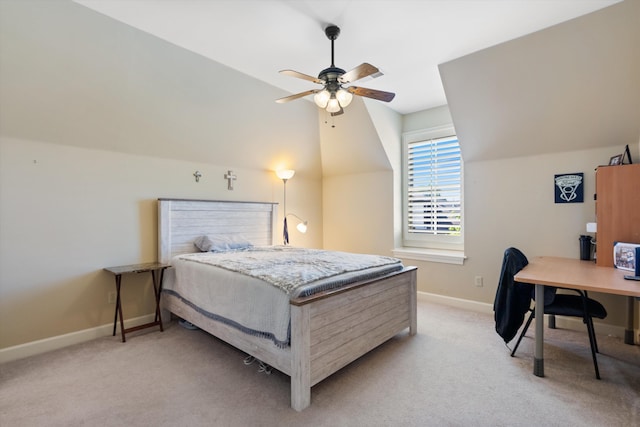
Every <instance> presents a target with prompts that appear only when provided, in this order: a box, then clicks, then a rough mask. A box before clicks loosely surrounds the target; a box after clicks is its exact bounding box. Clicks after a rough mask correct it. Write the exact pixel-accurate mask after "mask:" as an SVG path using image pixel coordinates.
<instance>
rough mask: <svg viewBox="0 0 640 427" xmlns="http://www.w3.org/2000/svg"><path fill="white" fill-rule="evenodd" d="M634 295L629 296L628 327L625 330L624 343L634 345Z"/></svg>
mask: <svg viewBox="0 0 640 427" xmlns="http://www.w3.org/2000/svg"><path fill="white" fill-rule="evenodd" d="M634 304H635V302H634V298H633V297H627V327H626V328H625V330H624V343H625V344H631V345H633V344H634V342H633V305H634Z"/></svg>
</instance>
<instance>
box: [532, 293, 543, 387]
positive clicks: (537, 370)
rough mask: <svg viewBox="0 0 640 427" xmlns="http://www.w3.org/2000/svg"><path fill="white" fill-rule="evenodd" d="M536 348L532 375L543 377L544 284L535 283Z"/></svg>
mask: <svg viewBox="0 0 640 427" xmlns="http://www.w3.org/2000/svg"><path fill="white" fill-rule="evenodd" d="M535 310H536V314H535V316H536V349H535V353H534V359H533V375H535V376H537V377H544V355H543V347H544V285H536V307H535Z"/></svg>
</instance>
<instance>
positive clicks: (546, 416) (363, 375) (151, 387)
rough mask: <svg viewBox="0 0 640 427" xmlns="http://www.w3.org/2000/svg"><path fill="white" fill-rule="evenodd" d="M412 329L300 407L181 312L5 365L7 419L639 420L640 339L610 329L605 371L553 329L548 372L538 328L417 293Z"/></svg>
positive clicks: (1, 375) (111, 422) (16, 422)
mask: <svg viewBox="0 0 640 427" xmlns="http://www.w3.org/2000/svg"><path fill="white" fill-rule="evenodd" d="M418 313H419V318H418V330H419V332H418V335H416V336H414V337H409V336H408V335H406V334H402V335H399V336H397V337H396V338H394V339H392V340H391V341H389V342H387V343H386V344H384V345H382V346H381V347H379V348H378V349H376V350H374V351H373V352H371V353H369V354H368V355H366V356H364V357H363V358H361V359H359V360H358V361H356V362H354V363H352V364H351V365H349V366H347V367H346V368H344V369H343V370H341V371H339V372H338V373H336V374H334V375H333V376H331V377H330V378H328V379H326V380H324V381H322V382H321V383H319V384H317V385H316V386H314V387H313V389H312V392H311V407H309V408H308V409H306V410H305V411H303V412H301V413H298V412H295V411H293V410H292V409H291V408H290V407H289V378H288V377H287V376H285V375H283V374H281V373H279V372H277V371H274V372H273V373H272V374H271V375H265V374H264V373H259V372H258V366H257V364H255V363H254V364H252V365H249V366H245V365H244V364H243V358H244V356H245V355H244V354H243V353H241V352H239V351H237V350H236V349H234V348H232V347H230V346H228V345H226V344H224V343H223V342H221V341H219V340H217V339H215V338H213V337H211V336H209V335H207V334H205V333H203V332H202V331H190V330H186V329H183V328H182V327H180V326H178V325H177V323H175V322H172V323H171V324H170V325H168V327H167V328H166V329H165V332H164V333H160V332H159V331H153V330H146V331H140V332H138V333H135V334H130V335H129V336H128V340H127V343H125V344H123V343H121V342H120V341H119V337H107V338H101V339H98V340H95V341H92V342H88V343H84V344H81V345H77V346H73V347H69V348H66V349H62V350H58V351H54V352H51V353H48V354H44V355H39V356H35V357H31V358H28V359H24V360H19V361H14V362H9V363H5V364H3V365H0V425H1V426H3V427H10V426H78V425H80V426H82V425H84V426H147V425H155V426H165V425H166V426H303V425H304V426H432V425H433V426H496V425H497V426H519V425H522V426H529V425H530V426H534V425H535V426H639V425H640V347H639V346H629V345H625V344H623V343H622V342H621V341H620V340H619V339H615V338H611V337H607V336H599V337H598V343H599V346H600V353H601V354H600V355H599V363H600V372H601V375H602V380H600V381H598V380H596V379H595V376H594V372H593V366H592V363H591V356H590V352H589V344H588V339H587V335H586V331H585V332H584V333H581V332H576V331H566V330H549V331H548V332H546V337H545V338H546V344H545V352H546V353H545V362H546V365H545V373H546V377H545V378H538V377H535V376H534V375H533V374H532V369H533V368H532V354H533V339H532V337H533V330H531V331H530V332H529V333H528V337H527V338H525V340H523V342H522V344H521V347H520V349H519V350H518V354H517V357H515V358H512V357H510V356H509V351H508V350H507V348H506V347H505V345H504V343H503V342H502V340H501V338H500V337H499V336H498V335H497V334H496V333H495V331H494V322H493V317H492V316H491V315H487V314H478V313H474V312H469V311H464V310H460V309H456V308H451V307H448V306H442V305H437V304H433V303H429V302H426V301H424V300H423V299H422V298H420V299H419V303H418Z"/></svg>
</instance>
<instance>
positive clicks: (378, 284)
mask: <svg viewBox="0 0 640 427" xmlns="http://www.w3.org/2000/svg"><path fill="white" fill-rule="evenodd" d="M416 271H417V270H416V268H415V267H409V268H405V269H404V270H403V271H402V272H399V273H396V274H393V275H390V276H386V277H385V278H381V279H377V280H374V281H369V282H365V283H356V284H354V285H352V286H350V287H348V288H343V289H340V290H337V291H334V292H327V293H324V294H319V295H314V296H312V297H308V298H300V299H296V300H292V301H291V357H292V360H291V372H292V373H291V407H292V408H293V409H295V410H297V411H300V410H302V409H304V408H306V407H307V406H309V404H310V402H311V386H313V385H314V384H317V383H318V382H320V381H322V380H323V379H325V378H327V377H328V376H329V375H331V374H333V373H334V372H336V371H337V370H339V369H341V368H343V367H345V366H346V365H348V364H349V363H351V362H353V361H354V360H356V359H357V358H359V357H360V356H362V355H364V354H366V353H368V352H369V351H371V350H372V349H374V348H375V347H377V346H379V345H380V344H382V343H383V342H385V341H387V340H388V339H389V338H391V337H393V336H394V335H396V334H398V333H399V332H401V331H403V330H404V329H406V328H409V333H410V334H411V335H415V334H416V332H417V315H416Z"/></svg>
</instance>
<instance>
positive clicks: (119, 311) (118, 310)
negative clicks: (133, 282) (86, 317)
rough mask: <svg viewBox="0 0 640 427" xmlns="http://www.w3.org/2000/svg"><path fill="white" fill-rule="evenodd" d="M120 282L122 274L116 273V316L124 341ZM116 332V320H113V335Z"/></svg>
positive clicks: (124, 340) (123, 340)
mask: <svg viewBox="0 0 640 427" xmlns="http://www.w3.org/2000/svg"><path fill="white" fill-rule="evenodd" d="M121 282H122V275H121V274H116V318H117V316H118V314H119V315H120V333H121V334H122V342H126V339H125V337H124V322H123V319H122V301H121V299H120V283H121ZM115 334H116V321H115V320H114V321H113V335H115Z"/></svg>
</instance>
